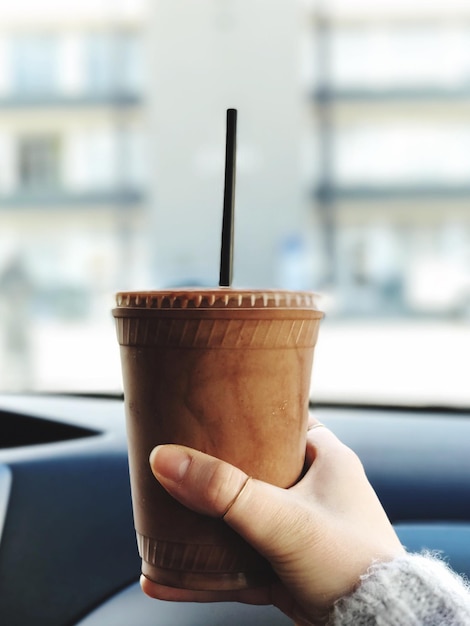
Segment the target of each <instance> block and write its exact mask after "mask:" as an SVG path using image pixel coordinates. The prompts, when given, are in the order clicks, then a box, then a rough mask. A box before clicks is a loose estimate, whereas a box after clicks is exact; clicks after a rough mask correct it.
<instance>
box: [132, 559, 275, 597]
mask: <svg viewBox="0 0 470 626" xmlns="http://www.w3.org/2000/svg"><path fill="white" fill-rule="evenodd" d="M142 574H143V575H144V576H145V578H148V579H149V580H151V581H152V582H154V583H157V584H159V585H165V586H167V587H175V588H177V589H188V590H191V591H236V590H239V589H247V588H252V587H261V586H263V585H267V584H269V583H272V582H273V580H275V574H274V572H273V571H271V572H269V571H263V572H229V573H227V572H224V573H215V572H214V573H211V572H184V571H181V570H169V569H164V568H162V567H157V566H155V565H151V564H150V563H146V562H145V561H142Z"/></svg>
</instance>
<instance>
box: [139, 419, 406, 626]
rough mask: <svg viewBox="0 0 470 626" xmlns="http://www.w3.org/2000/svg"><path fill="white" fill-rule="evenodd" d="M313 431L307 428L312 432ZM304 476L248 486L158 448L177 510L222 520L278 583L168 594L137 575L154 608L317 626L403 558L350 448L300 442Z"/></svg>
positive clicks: (324, 434)
mask: <svg viewBox="0 0 470 626" xmlns="http://www.w3.org/2000/svg"><path fill="white" fill-rule="evenodd" d="M314 425H315V420H313V421H312V423H311V427H312V426H314ZM306 460H307V464H308V466H309V468H308V471H307V473H306V474H305V476H304V477H303V478H302V479H301V480H300V481H299V482H298V483H297V484H296V485H294V486H293V487H291V488H290V489H281V488H278V487H274V486H273V485H270V484H267V483H264V482H261V481H258V480H254V479H252V480H250V481H248V483H247V485H246V488H245V489H243V491H242V492H241V493H240V496H239V497H236V496H237V494H238V493H239V492H240V490H241V488H242V486H243V485H244V483H245V482H246V479H247V476H246V474H245V473H244V472H242V471H241V470H239V469H237V468H236V467H234V466H232V465H229V464H228V463H225V462H223V461H220V460H218V459H216V458H214V457H211V456H208V455H206V454H203V453H202V452H198V451H196V450H193V449H191V448H186V447H183V446H177V445H165V446H158V447H157V448H155V449H154V450H153V452H152V454H151V456H150V463H151V467H152V471H153V473H154V475H155V477H156V478H157V480H159V482H160V483H161V484H162V485H163V487H164V488H165V489H166V490H167V491H168V492H169V493H170V494H171V495H172V496H173V497H174V498H176V499H177V500H179V501H180V502H181V503H182V504H184V505H185V506H187V507H189V508H191V509H193V510H194V511H197V512H199V513H204V514H206V515H212V516H214V517H221V516H222V514H223V513H224V511H225V510H226V508H227V505H228V504H229V503H230V502H231V501H232V500H233V499H234V498H236V500H235V502H234V504H233V506H232V507H231V508H230V510H229V511H228V513H227V515H226V516H225V518H224V519H225V521H226V523H227V524H229V525H230V526H231V527H232V528H233V529H234V530H236V531H237V532H238V533H239V534H240V535H241V536H242V537H243V538H244V539H245V540H246V541H248V542H249V543H250V544H251V545H252V546H254V548H255V549H256V550H258V552H260V553H261V554H262V555H263V556H264V557H266V558H267V559H268V560H269V561H270V562H271V564H272V566H273V568H274V570H275V571H276V573H277V574H278V576H279V579H280V582H278V583H273V585H271V586H270V587H261V588H255V589H244V590H240V591H230V592H210V591H188V590H182V589H173V588H170V587H165V586H162V585H158V584H156V583H153V582H151V581H150V580H148V579H146V578H144V577H142V579H141V585H142V589H143V590H144V592H145V593H146V594H147V595H149V596H151V597H154V598H159V599H162V600H177V601H191V602H213V601H230V600H233V601H238V602H245V603H249V604H274V605H275V606H277V607H278V608H279V609H281V611H283V612H284V613H286V615H288V616H289V617H291V618H293V619H294V620H296V622H297V624H299V625H310V624H318V623H322V621H323V620H324V619H325V617H326V616H327V614H328V611H329V609H330V608H331V606H332V605H333V603H334V602H335V601H336V600H338V599H339V598H340V597H342V596H344V595H346V594H348V593H350V592H351V591H352V590H353V589H354V588H355V587H356V586H357V585H358V584H359V582H360V576H361V575H362V574H364V573H365V572H366V571H367V569H368V567H369V566H370V565H371V563H372V562H373V561H387V560H392V559H393V558H395V557H396V556H398V555H400V554H402V553H403V552H404V549H403V547H402V546H401V544H400V542H399V540H398V538H397V536H396V534H395V532H394V530H393V528H392V526H391V524H390V522H389V520H388V519H387V516H386V514H385V512H384V510H383V508H382V506H381V504H380V502H379V500H378V498H377V496H376V494H375V492H374V490H373V489H372V487H371V485H370V484H369V482H368V480H367V478H366V476H365V473H364V470H363V467H362V464H361V462H360V461H359V459H358V457H357V456H356V454H355V453H354V452H352V450H350V449H349V448H348V447H346V446H345V445H344V444H342V443H341V442H340V441H339V440H338V438H337V437H335V435H334V434H333V433H332V432H331V431H329V430H328V429H327V428H313V429H311V430H309V432H308V436H307V450H306Z"/></svg>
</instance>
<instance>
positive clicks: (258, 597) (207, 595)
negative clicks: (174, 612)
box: [140, 575, 272, 605]
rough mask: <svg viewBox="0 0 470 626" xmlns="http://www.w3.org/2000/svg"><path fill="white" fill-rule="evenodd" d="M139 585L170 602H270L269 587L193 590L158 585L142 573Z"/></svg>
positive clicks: (148, 593) (151, 593)
mask: <svg viewBox="0 0 470 626" xmlns="http://www.w3.org/2000/svg"><path fill="white" fill-rule="evenodd" d="M140 586H141V588H142V591H143V592H144V593H145V594H146V595H148V596H150V597H151V598H155V599H156V600H167V601H170V602H243V603H244V604H256V605H265V604H271V603H272V599H271V591H270V589H269V587H257V588H253V589H240V590H234V591H195V590H189V589H176V588H175V587H167V586H165V585H160V584H158V583H155V582H153V581H152V580H149V579H148V578H146V577H145V576H143V575H142V576H141V577H140Z"/></svg>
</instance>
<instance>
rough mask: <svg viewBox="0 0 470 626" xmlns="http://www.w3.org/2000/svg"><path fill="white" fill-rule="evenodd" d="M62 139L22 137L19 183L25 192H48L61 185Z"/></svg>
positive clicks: (20, 143)
mask: <svg viewBox="0 0 470 626" xmlns="http://www.w3.org/2000/svg"><path fill="white" fill-rule="evenodd" d="M60 148H61V146H60V139H59V137H57V136H56V135H35V136H28V137H20V139H19V141H18V181H19V187H20V189H22V190H24V191H48V190H53V189H57V188H58V187H59V185H60V152H61V149H60Z"/></svg>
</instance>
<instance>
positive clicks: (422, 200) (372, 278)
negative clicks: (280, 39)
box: [311, 0, 470, 316]
mask: <svg viewBox="0 0 470 626" xmlns="http://www.w3.org/2000/svg"><path fill="white" fill-rule="evenodd" d="M311 8H312V13H311V24H312V33H313V34H314V37H315V44H314V45H313V46H312V50H311V54H312V55H314V56H315V59H316V61H315V74H316V78H315V83H314V85H313V91H312V102H313V106H312V115H313V116H314V118H315V120H316V124H317V133H316V137H317V140H318V143H317V151H316V157H317V158H316V162H317V167H316V170H317V173H316V183H315V188H314V203H315V206H316V208H315V209H314V210H315V214H316V216H317V219H318V225H319V227H320V228H321V230H322V232H323V233H324V236H323V242H324V245H325V255H324V257H323V258H324V259H325V261H326V265H327V268H326V269H325V273H324V276H325V277H326V280H327V282H330V283H331V284H332V285H334V289H335V292H336V293H337V296H338V302H337V306H338V308H339V309H340V310H341V311H343V312H344V313H348V312H350V313H369V314H370V313H372V314H374V313H375V314H376V313H379V314H380V313H385V314H392V315H396V314H397V313H401V314H411V315H413V314H417V315H423V314H424V315H442V314H443V315H457V316H459V315H464V316H468V314H469V312H470V160H469V159H468V150H469V148H470V7H469V6H468V3H462V2H454V1H451V2H449V3H436V2H428V3H423V2H408V3H404V2H395V3H392V2H388V1H386V2H383V3H373V2H370V1H366V0H357V1H356V2H349V3H348V2H345V1H337V2H334V3H326V2H325V3H321V2H316V3H312V5H311Z"/></svg>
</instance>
